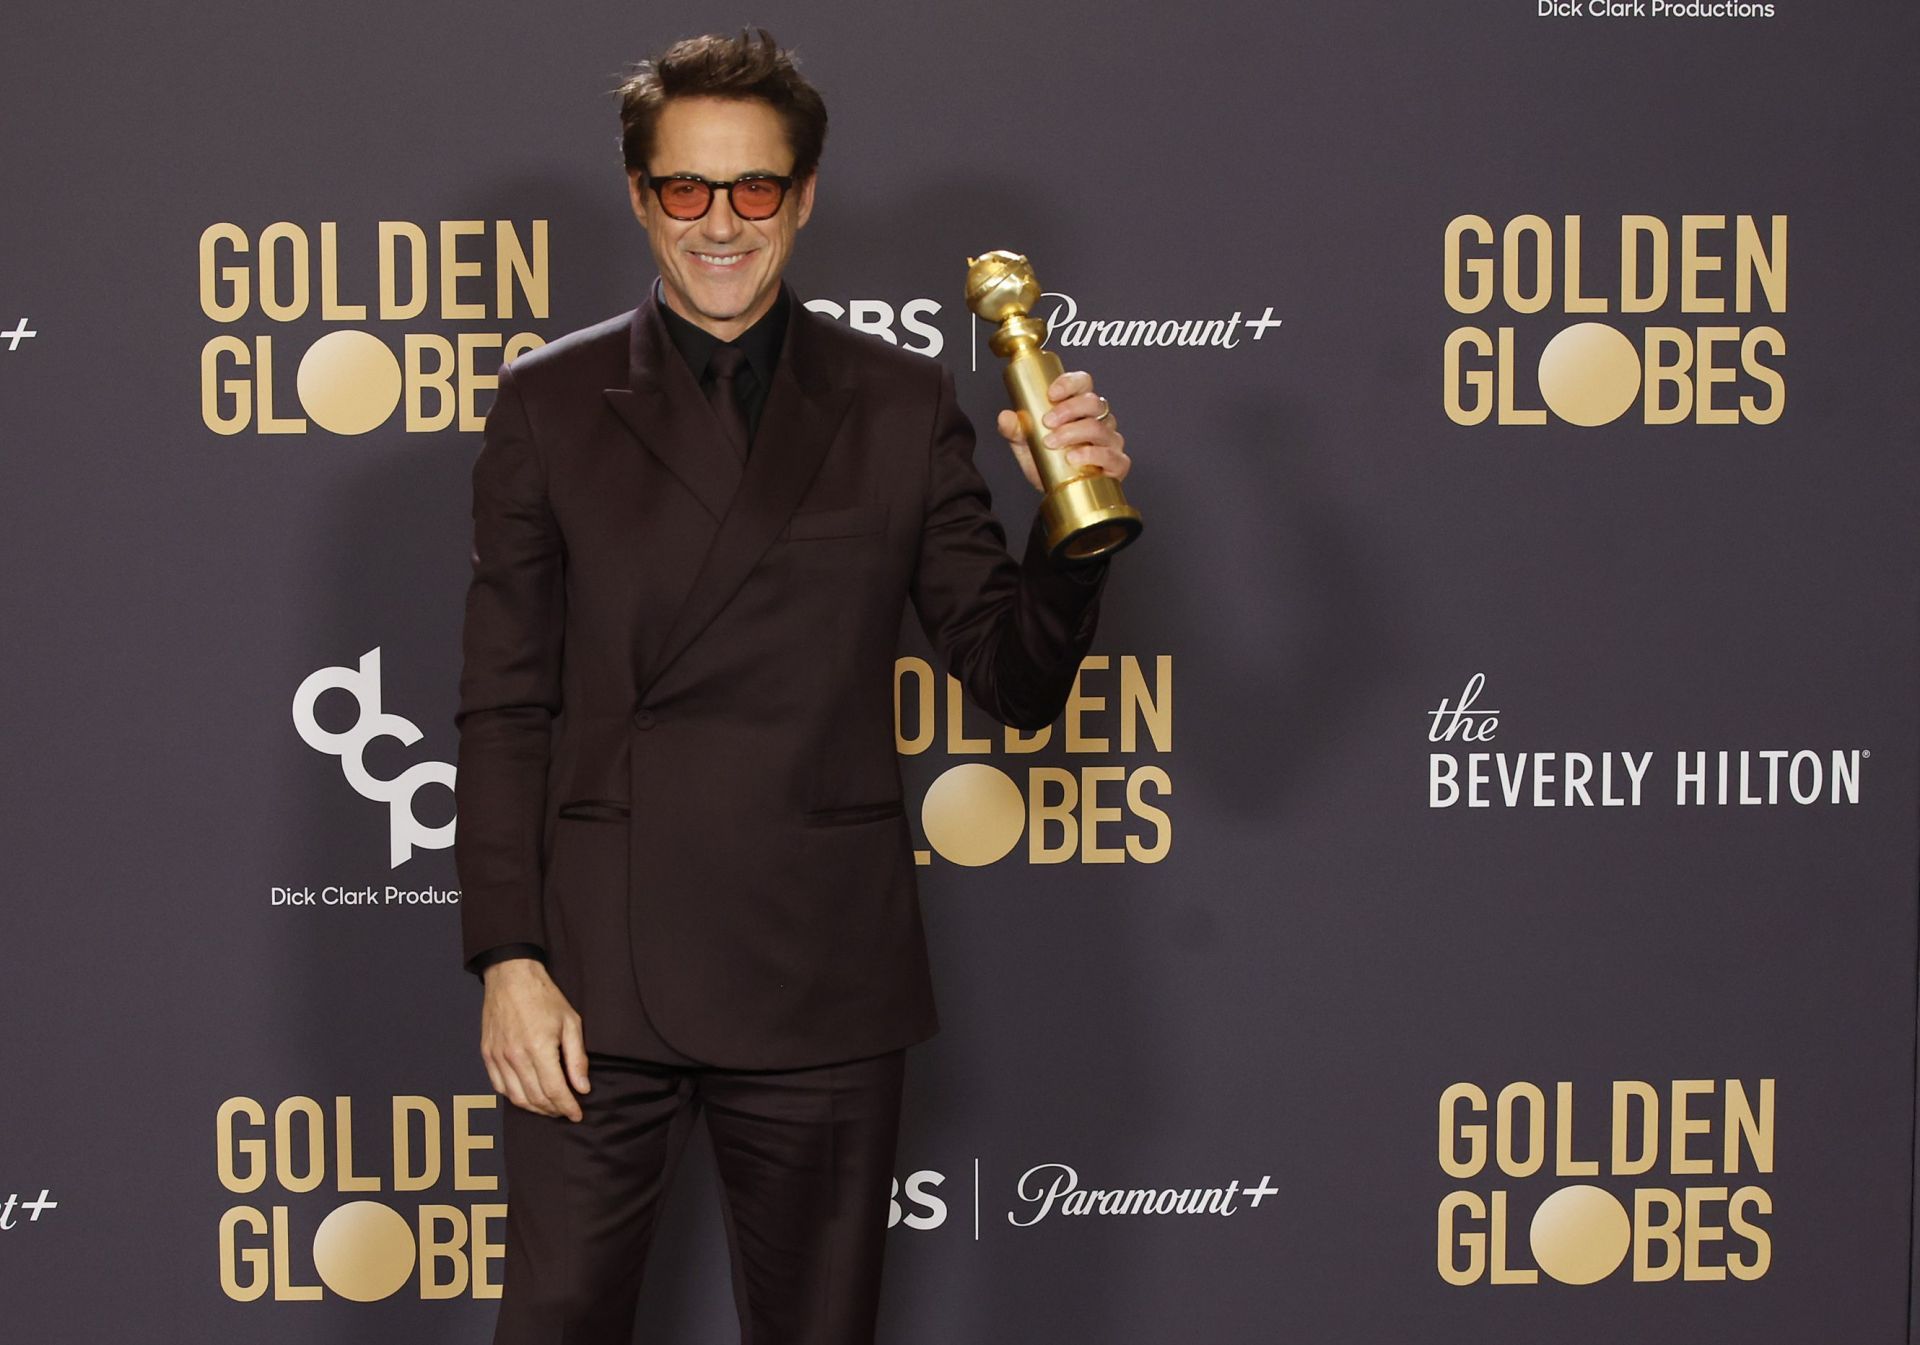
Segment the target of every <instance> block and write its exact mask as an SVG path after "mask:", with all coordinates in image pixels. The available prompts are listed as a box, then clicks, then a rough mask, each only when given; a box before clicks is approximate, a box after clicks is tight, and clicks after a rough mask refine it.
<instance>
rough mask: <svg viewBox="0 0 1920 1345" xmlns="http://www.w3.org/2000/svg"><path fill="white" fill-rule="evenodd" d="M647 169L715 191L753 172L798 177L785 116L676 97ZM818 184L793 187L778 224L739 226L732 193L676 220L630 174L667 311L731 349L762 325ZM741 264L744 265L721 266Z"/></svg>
mask: <svg viewBox="0 0 1920 1345" xmlns="http://www.w3.org/2000/svg"><path fill="white" fill-rule="evenodd" d="M647 168H648V169H649V170H650V171H651V172H653V173H655V174H657V175H659V176H661V177H666V176H668V175H670V174H673V173H695V174H698V175H699V176H701V177H703V178H706V179H708V180H709V181H714V182H730V181H732V180H733V179H734V178H737V177H744V176H747V175H749V174H752V173H775V174H779V175H781V176H785V175H787V174H788V173H791V172H792V171H793V150H792V149H791V148H790V147H789V146H788V144H787V135H786V128H785V127H784V126H782V125H781V122H780V115H779V114H778V113H777V112H775V111H774V110H773V108H772V107H770V106H769V105H768V104H766V103H763V102H760V101H758V100H757V99H755V100H738V99H725V98H674V99H670V100H668V102H667V104H666V106H665V107H663V108H661V109H660V119H659V122H658V123H657V125H656V126H655V129H654V137H653V159H652V161H651V162H650V163H648V164H647ZM814 181H815V179H814V178H813V177H809V178H808V179H807V180H806V181H805V182H796V183H794V185H793V187H792V188H791V189H790V190H789V191H788V192H787V195H786V199H785V200H783V201H782V202H781V203H780V209H779V211H778V212H776V213H775V214H774V216H773V217H772V218H771V219H763V220H746V219H741V218H740V217H739V216H738V215H736V214H734V213H733V203H732V202H731V201H729V200H728V199H727V193H726V192H725V191H716V192H715V193H714V194H713V204H712V205H711V206H710V207H708V209H707V213H706V214H705V215H703V216H701V217H700V218H699V219H696V220H677V219H674V218H673V217H672V216H670V215H668V214H667V213H666V212H665V211H664V210H662V209H661V208H660V198H659V197H657V196H655V195H654V193H653V189H652V188H651V187H648V186H646V185H644V182H643V180H642V178H641V175H640V174H639V173H638V172H631V171H630V172H629V173H628V174H627V189H628V193H629V195H630V196H631V197H632V200H633V213H634V216H635V217H636V218H637V219H638V220H639V221H640V224H641V227H642V228H644V229H645V230H646V231H647V242H648V245H649V246H651V247H652V249H653V260H654V262H655V263H656V264H657V265H658V266H659V267H660V281H661V285H662V288H663V290H664V292H665V294H666V300H667V305H668V307H670V308H672V309H673V311H674V312H676V313H678V314H679V315H680V316H681V317H683V318H686V319H687V320H688V321H689V322H693V323H697V324H698V325H699V326H701V327H704V328H705V329H706V330H708V331H710V332H712V333H713V334H714V335H715V336H717V337H719V338H720V339H721V340H723V341H728V340H732V339H733V338H734V337H736V336H738V335H739V334H740V333H741V332H744V331H745V330H746V329H747V328H749V327H751V326H752V325H753V324H754V323H755V322H756V321H758V320H759V319H760V317H761V316H762V315H763V314H765V313H766V311H767V310H768V309H769V308H771V307H773V301H774V299H775V297H776V296H777V295H778V294H779V291H780V273H781V272H782V271H783V270H785V269H786V265H787V256H788V254H789V253H791V252H792V251H793V236H794V235H795V234H796V233H798V232H799V231H800V226H801V225H803V224H805V223H806V222H807V216H809V215H811V214H812V213H813V187H814ZM736 256H737V257H738V258H739V259H740V260H738V261H735V262H727V261H724V260H718V259H722V258H726V257H736ZM710 259H712V260H710Z"/></svg>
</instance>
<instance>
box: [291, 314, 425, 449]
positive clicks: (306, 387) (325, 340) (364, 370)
mask: <svg viewBox="0 0 1920 1345" xmlns="http://www.w3.org/2000/svg"><path fill="white" fill-rule="evenodd" d="M294 386H295V388H296V389H297V390H298V391H299V393H300V405H301V406H303V407H305V408H306V412H307V414H308V415H309V416H311V417H312V418H313V421H314V423H315V424H316V425H318V426H319V427H320V428H321V429H323V430H330V431H332V432H333V433H334V434H365V433H366V432H367V431H368V430H377V429H379V428H380V427H381V426H382V425H384V424H386V423H387V418H388V417H389V416H391V415H392V414H393V409H394V407H396V406H398V405H400V361H399V360H397V359H395V358H394V355H393V352H392V351H391V350H388V349H387V346H386V343H385V342H384V341H382V340H381V339H380V338H379V337H377V336H375V335H373V334H372V333H371V332H357V331H340V332H328V333H327V334H326V335H325V336H323V337H321V338H320V339H319V340H318V341H315V342H314V343H313V344H312V345H311V346H310V347H308V348H307V353H306V354H305V355H303V356H302V357H301V359H300V372H299V375H298V376H297V377H296V379H295V380H294Z"/></svg>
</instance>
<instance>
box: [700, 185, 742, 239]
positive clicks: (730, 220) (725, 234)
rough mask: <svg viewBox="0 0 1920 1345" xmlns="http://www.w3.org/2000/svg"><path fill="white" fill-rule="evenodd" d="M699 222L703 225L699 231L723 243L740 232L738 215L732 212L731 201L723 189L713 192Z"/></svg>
mask: <svg viewBox="0 0 1920 1345" xmlns="http://www.w3.org/2000/svg"><path fill="white" fill-rule="evenodd" d="M700 222H701V224H702V225H703V226H704V227H703V228H702V229H701V231H700V232H701V233H703V234H705V235H706V236H707V237H708V238H710V239H712V240H713V241H714V242H716V243H724V242H726V241H727V240H728V239H729V238H732V237H733V236H734V235H735V234H737V233H739V232H740V217H739V216H738V215H736V214H734V213H733V201H732V199H731V198H730V197H729V196H728V195H727V193H726V192H724V191H717V192H715V193H714V194H713V204H712V205H710V206H708V207H707V214H706V218H704V219H703V220H701V221H700Z"/></svg>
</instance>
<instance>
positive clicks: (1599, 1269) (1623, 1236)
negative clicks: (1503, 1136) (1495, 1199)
mask: <svg viewBox="0 0 1920 1345" xmlns="http://www.w3.org/2000/svg"><path fill="white" fill-rule="evenodd" d="M1632 1240H1633V1225H1632V1223H1631V1221H1629V1220H1628V1218H1627V1211H1626V1207H1625V1206H1623V1205H1622V1204H1621V1203H1620V1202H1619V1201H1618V1200H1616V1199H1614V1198H1613V1197H1612V1196H1611V1195H1609V1194H1607V1192H1605V1191H1602V1190H1601V1189H1600V1188H1599V1187H1597V1186H1568V1187H1563V1188H1562V1189H1560V1190H1558V1191H1555V1192H1554V1193H1553V1194H1552V1195H1550V1196H1548V1197H1547V1198H1546V1199H1545V1200H1543V1201H1541V1202H1540V1208H1539V1209H1537V1210H1535V1211H1534V1212H1533V1230H1532V1233H1531V1234H1530V1235H1529V1238H1528V1241H1529V1242H1530V1243H1531V1245H1532V1247H1533V1259H1534V1262H1535V1263H1536V1264H1537V1265H1538V1266H1539V1267H1540V1269H1542V1270H1544V1271H1546V1272H1547V1274H1549V1275H1551V1276H1553V1278H1554V1279H1556V1280H1559V1281H1560V1283H1562V1284H1594V1283H1597V1282H1598V1281H1600V1280H1604V1279H1605V1278H1607V1276H1609V1275H1611V1274H1613V1272H1614V1271H1616V1270H1618V1269H1619V1268H1620V1263H1621V1262H1622V1261H1624V1260H1625V1259H1626V1256H1627V1247H1628V1245H1629V1244H1630V1243H1631V1242H1632Z"/></svg>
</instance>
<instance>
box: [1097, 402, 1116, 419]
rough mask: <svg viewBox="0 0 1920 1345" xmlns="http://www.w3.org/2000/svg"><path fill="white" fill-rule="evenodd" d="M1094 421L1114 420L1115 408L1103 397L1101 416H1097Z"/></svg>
mask: <svg viewBox="0 0 1920 1345" xmlns="http://www.w3.org/2000/svg"><path fill="white" fill-rule="evenodd" d="M1094 419H1095V420H1112V419H1113V406H1112V404H1111V403H1109V402H1108V401H1107V399H1106V398H1105V397H1102V398H1101V399H1100V414H1099V415H1097V416H1095V417H1094Z"/></svg>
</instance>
